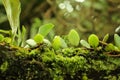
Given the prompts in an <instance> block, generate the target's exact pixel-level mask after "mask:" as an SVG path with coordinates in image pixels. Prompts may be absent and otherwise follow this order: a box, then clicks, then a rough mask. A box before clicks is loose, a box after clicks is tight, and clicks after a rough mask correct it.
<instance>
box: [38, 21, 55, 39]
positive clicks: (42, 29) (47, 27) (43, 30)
mask: <svg viewBox="0 0 120 80" xmlns="http://www.w3.org/2000/svg"><path fill="white" fill-rule="evenodd" d="M53 27H54V25H53V24H52V23H48V24H45V25H42V26H41V27H40V28H39V31H38V33H39V34H41V35H43V36H44V37H45V36H46V35H47V34H48V33H49V32H50V31H51V29H52V28H53Z"/></svg>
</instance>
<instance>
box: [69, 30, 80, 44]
mask: <svg viewBox="0 0 120 80" xmlns="http://www.w3.org/2000/svg"><path fill="white" fill-rule="evenodd" d="M68 40H69V42H70V44H71V45H73V46H78V45H79V41H80V37H79V34H78V33H77V31H75V30H74V29H72V30H71V31H70V32H69V34H68Z"/></svg>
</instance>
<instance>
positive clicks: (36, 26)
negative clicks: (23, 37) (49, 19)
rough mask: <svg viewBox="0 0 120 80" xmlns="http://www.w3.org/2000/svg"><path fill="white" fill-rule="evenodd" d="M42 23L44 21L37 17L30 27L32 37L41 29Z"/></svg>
mask: <svg viewBox="0 0 120 80" xmlns="http://www.w3.org/2000/svg"><path fill="white" fill-rule="evenodd" d="M41 25H42V22H41V20H40V19H39V18H35V19H34V20H33V22H32V26H31V28H30V38H33V37H34V36H35V35H36V34H37V32H38V30H39V27H40V26H41Z"/></svg>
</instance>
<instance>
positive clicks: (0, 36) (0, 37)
mask: <svg viewBox="0 0 120 80" xmlns="http://www.w3.org/2000/svg"><path fill="white" fill-rule="evenodd" d="M3 39H4V36H3V35H2V34H0V42H1V41H3Z"/></svg>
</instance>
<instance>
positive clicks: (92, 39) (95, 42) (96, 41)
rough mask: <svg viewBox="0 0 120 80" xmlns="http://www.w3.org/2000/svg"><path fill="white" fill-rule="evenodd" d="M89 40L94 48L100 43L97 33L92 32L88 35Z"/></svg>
mask: <svg viewBox="0 0 120 80" xmlns="http://www.w3.org/2000/svg"><path fill="white" fill-rule="evenodd" d="M88 42H89V44H90V45H91V46H92V47H93V48H96V47H97V46H98V45H99V38H98V37H97V36H96V35H95V34H91V35H90V36H89V37H88Z"/></svg>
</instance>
